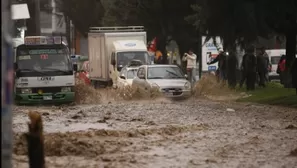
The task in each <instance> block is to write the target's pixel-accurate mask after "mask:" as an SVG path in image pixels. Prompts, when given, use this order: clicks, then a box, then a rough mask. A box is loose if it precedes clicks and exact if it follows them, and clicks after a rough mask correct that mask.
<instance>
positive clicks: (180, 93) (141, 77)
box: [132, 64, 191, 98]
mask: <svg viewBox="0 0 297 168" xmlns="http://www.w3.org/2000/svg"><path fill="white" fill-rule="evenodd" d="M132 87H137V88H139V89H141V90H143V91H149V90H152V89H157V90H159V91H160V92H162V93H163V94H164V95H165V96H166V97H168V98H178V97H181V98H186V97H189V96H191V83H190V82H189V81H188V80H187V79H186V75H185V74H184V73H183V72H182V70H181V69H180V68H179V67H178V66H177V65H160V64H154V65H142V66H140V67H139V68H138V71H137V76H136V78H134V79H133V81H132Z"/></svg>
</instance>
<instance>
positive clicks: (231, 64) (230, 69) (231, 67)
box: [227, 50, 238, 89]
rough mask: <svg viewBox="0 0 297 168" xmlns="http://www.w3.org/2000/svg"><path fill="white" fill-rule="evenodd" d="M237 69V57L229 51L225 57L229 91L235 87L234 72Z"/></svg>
mask: <svg viewBox="0 0 297 168" xmlns="http://www.w3.org/2000/svg"><path fill="white" fill-rule="evenodd" d="M237 67H238V62H237V57H236V54H235V52H234V51H232V50H230V52H229V54H228V56H227V78H228V85H229V87H230V88H231V89H234V88H235V86H236V70H237Z"/></svg>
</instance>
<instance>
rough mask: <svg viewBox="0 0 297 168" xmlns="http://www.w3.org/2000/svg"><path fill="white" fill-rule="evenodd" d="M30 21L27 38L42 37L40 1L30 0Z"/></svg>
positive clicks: (28, 22)
mask: <svg viewBox="0 0 297 168" xmlns="http://www.w3.org/2000/svg"><path fill="white" fill-rule="evenodd" d="M27 4H28V8H29V12H30V19H28V21H27V32H26V36H40V35H41V28H40V0H28V3H27Z"/></svg>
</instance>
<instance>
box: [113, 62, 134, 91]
mask: <svg viewBox="0 0 297 168" xmlns="http://www.w3.org/2000/svg"><path fill="white" fill-rule="evenodd" d="M137 70H138V66H137V67H135V66H131V67H129V66H125V67H123V68H122V70H121V71H120V73H119V76H118V80H117V87H118V88H123V87H127V86H132V81H133V79H134V78H135V77H136V74H137Z"/></svg>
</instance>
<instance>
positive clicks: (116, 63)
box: [88, 26, 151, 87]
mask: <svg viewBox="0 0 297 168" xmlns="http://www.w3.org/2000/svg"><path fill="white" fill-rule="evenodd" d="M146 41H147V39H146V32H145V31H144V27H143V26H128V27H91V28H90V32H89V34H88V42H89V43H88V44H89V62H90V74H89V75H90V80H91V82H92V84H93V85H94V86H95V87H98V86H104V87H106V86H108V85H112V84H116V83H117V79H118V72H119V71H121V69H122V68H123V67H124V66H126V65H128V64H129V62H130V61H132V60H133V59H137V60H140V61H141V62H142V63H143V64H150V63H151V60H150V58H149V55H148V51H147V46H146Z"/></svg>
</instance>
